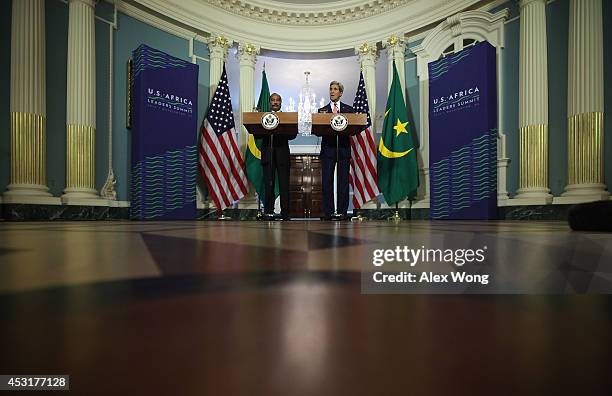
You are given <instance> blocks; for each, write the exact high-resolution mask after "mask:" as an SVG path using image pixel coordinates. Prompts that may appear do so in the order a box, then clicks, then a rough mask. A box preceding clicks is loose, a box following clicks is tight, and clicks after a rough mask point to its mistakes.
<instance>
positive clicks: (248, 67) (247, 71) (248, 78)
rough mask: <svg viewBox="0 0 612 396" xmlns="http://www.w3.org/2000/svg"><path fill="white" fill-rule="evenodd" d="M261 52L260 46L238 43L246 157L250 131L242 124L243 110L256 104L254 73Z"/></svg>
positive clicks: (242, 146)
mask: <svg viewBox="0 0 612 396" xmlns="http://www.w3.org/2000/svg"><path fill="white" fill-rule="evenodd" d="M258 54H259V47H258V46H255V45H253V44H249V43H240V44H238V52H237V53H236V57H237V58H238V61H239V62H240V139H239V147H240V153H241V154H242V156H243V157H244V153H245V150H246V145H247V142H248V138H249V132H248V131H247V130H246V128H245V127H244V126H242V112H245V111H253V106H254V102H255V99H254V95H255V92H254V91H255V88H254V82H253V78H254V74H255V62H257V55H258Z"/></svg>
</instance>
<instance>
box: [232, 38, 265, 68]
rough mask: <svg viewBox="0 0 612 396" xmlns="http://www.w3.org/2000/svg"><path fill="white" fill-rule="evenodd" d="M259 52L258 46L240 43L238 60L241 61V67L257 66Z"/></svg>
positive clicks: (237, 54)
mask: <svg viewBox="0 0 612 396" xmlns="http://www.w3.org/2000/svg"><path fill="white" fill-rule="evenodd" d="M259 51H260V48H259V46H258V45H255V44H251V43H238V52H237V53H236V59H238V60H239V61H240V65H241V66H255V62H257V55H259Z"/></svg>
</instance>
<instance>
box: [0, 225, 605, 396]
mask: <svg viewBox="0 0 612 396" xmlns="http://www.w3.org/2000/svg"><path fill="white" fill-rule="evenodd" d="M406 245H409V246H414V247H415V248H419V247H421V246H425V247H428V248H444V249H446V248H450V249H457V248H458V247H464V248H474V249H477V248H482V247H483V246H486V247H487V249H486V251H487V253H486V258H487V259H486V260H485V261H484V263H483V264H482V265H481V266H479V267H478V271H479V273H484V272H487V273H489V274H490V275H491V276H492V282H491V283H490V284H489V285H488V286H487V287H486V288H485V286H483V285H478V286H473V285H472V286H466V287H465V288H461V289H452V290H450V289H449V290H446V292H452V293H454V295H432V294H393V295H391V294H362V290H361V282H362V279H361V272H362V268H364V267H368V266H371V262H372V255H373V251H374V250H376V249H384V248H393V247H395V246H406ZM450 267H452V266H451V265H449V266H448V268H446V270H445V271H447V270H449V268H450ZM463 267H464V268H467V265H465V266H463ZM421 269H423V270H425V269H426V268H421ZM517 277H518V278H517ZM517 279H518V281H520V282H519V284H522V285H523V286H524V289H525V290H522V291H517V293H518V292H520V293H523V294H514V295H507V294H506V295H499V294H495V293H496V292H498V291H504V289H503V288H500V289H499V290H497V289H495V287H500V285H504V287H507V286H508V285H509V284H510V285H515V286H516V285H517V283H512V282H517ZM504 281H507V282H504ZM521 282H522V283H521ZM611 285H612V234H609V233H595V232H592V233H591V232H573V231H571V230H570V229H569V227H568V226H567V224H566V223H565V222H555V221H549V222H536V221H530V222H525V221H491V222H480V221H452V222H451V221H436V222H430V221H422V220H414V221H404V222H400V223H398V224H395V223H392V222H363V223H357V222H322V221H291V222H254V221H253V222H251V221H241V222H213V221H210V222H202V221H199V222H198V221H192V222H130V221H91V222H30V223H13V222H5V223H1V224H0V311H1V312H3V314H2V315H0V350H1V351H2V359H0V361H1V363H0V373H2V374H45V373H46V374H50V373H56V374H69V375H70V376H71V389H72V391H73V392H71V394H82V395H110V394H113V395H123V394H126V395H127V394H165V395H195V394H199V395H381V394H384V395H406V394H414V395H434V394H435V395H438V394H453V395H464V394H465V395H475V394H557V393H559V394H568V393H574V394H585V395H586V394H589V395H592V394H610V390H611V389H612V388H611V380H610V379H609V378H610V377H609V372H610V368H611V367H612V357H611V356H610V352H609V351H610V346H611V345H612V298H611V297H610V295H606V294H603V293H605V292H606V291H607V292H608V293H610V290H612V286H611ZM489 286H490V288H489ZM475 293H476V294H478V295H476V294H475ZM479 293H493V294H487V295H482V294H479Z"/></svg>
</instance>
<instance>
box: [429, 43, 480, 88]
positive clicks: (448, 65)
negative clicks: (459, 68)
mask: <svg viewBox="0 0 612 396" xmlns="http://www.w3.org/2000/svg"><path fill="white" fill-rule="evenodd" d="M472 49H473V48H466V49H464V50H462V51H461V52H458V53H456V54H451V55H448V56H445V57H444V58H442V59H439V60H437V61H435V62H432V63H430V65H429V80H430V81H436V80H437V79H439V78H440V77H442V76H443V75H445V74H446V73H448V72H449V71H450V70H451V69H452V68H453V67H454V66H455V65H457V64H458V63H459V62H461V61H462V60H463V59H464V58H466V57H468V56H469V55H470V53H471V52H472Z"/></svg>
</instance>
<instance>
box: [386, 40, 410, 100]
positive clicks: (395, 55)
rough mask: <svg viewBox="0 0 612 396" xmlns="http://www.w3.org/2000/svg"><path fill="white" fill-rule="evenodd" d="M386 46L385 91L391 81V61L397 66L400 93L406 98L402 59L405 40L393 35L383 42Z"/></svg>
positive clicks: (403, 57) (404, 51) (389, 86)
mask: <svg viewBox="0 0 612 396" xmlns="http://www.w3.org/2000/svg"><path fill="white" fill-rule="evenodd" d="M383 45H384V47H385V48H387V57H388V59H389V73H388V76H389V78H388V81H387V82H388V84H387V92H389V90H390V89H391V83H393V62H395V67H396V68H397V74H398V75H399V79H400V84H401V85H402V94H403V95H404V100H406V68H405V67H404V59H405V58H406V42H405V41H404V40H403V39H402V38H400V37H399V36H397V35H393V36H391V37H389V38H388V39H387V42H386V43H384V44H383Z"/></svg>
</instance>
